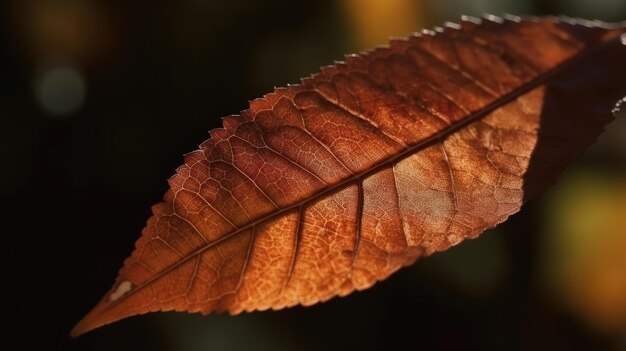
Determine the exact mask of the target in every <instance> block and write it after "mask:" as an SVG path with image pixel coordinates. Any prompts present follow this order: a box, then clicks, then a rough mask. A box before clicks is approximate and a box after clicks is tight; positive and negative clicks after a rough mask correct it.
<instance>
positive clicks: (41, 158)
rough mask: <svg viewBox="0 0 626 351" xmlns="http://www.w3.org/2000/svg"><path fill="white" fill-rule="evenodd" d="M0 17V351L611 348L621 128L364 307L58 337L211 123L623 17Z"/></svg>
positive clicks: (49, 4) (5, 12)
mask: <svg viewBox="0 0 626 351" xmlns="http://www.w3.org/2000/svg"><path fill="white" fill-rule="evenodd" d="M296 3H297V6H296ZM0 6H1V7H0V9H1V19H2V22H1V23H0V24H1V26H0V37H1V40H2V41H1V43H2V45H1V46H0V50H1V55H0V60H1V61H0V77H1V78H0V162H1V163H2V170H1V171H0V194H2V201H3V205H4V206H5V207H8V208H9V211H8V213H7V212H6V211H5V212H4V213H3V215H2V218H3V220H2V222H3V223H2V226H1V228H2V229H1V232H0V233H1V235H2V239H3V246H5V247H7V249H6V250H5V251H4V252H5V256H6V257H8V259H7V261H8V262H7V264H6V266H7V267H8V270H9V274H8V276H5V279H3V283H2V290H3V291H4V293H5V294H6V293H8V297H5V298H4V300H3V301H4V303H3V304H4V306H5V307H4V308H3V313H2V315H3V316H4V318H5V322H6V323H9V324H10V325H11V327H10V328H9V330H8V338H5V339H4V340H3V344H5V343H6V344H5V345H19V347H17V348H18V349H30V346H35V345H40V346H45V350H51V349H60V350H154V351H157V350H183V351H185V350H209V349H210V350H250V349H253V350H279V349H296V350H318V349H324V350H333V349H337V350H339V349H341V350H344V349H346V348H350V349H363V350H365V349H399V348H404V347H403V345H410V346H413V347H414V348H416V349H418V348H419V349H441V350H465V349H476V350H491V349H493V350H502V349H508V350H523V349H535V350H540V349H550V350H562V349H567V350H626V254H625V253H626V216H624V214H626V167H625V164H626V162H625V161H626V123H624V118H621V120H620V119H618V121H616V122H615V123H614V124H612V125H610V126H609V128H608V129H609V130H608V132H607V133H606V134H604V135H603V136H602V137H601V139H600V141H599V142H598V143H597V144H596V145H594V146H593V147H592V149H590V150H589V152H587V153H586V154H585V155H584V156H583V157H582V158H581V159H580V160H578V161H577V162H576V163H575V164H574V165H573V166H572V167H571V168H569V169H568V170H567V171H566V172H565V173H564V174H563V175H562V176H561V178H560V181H559V184H558V186H555V187H553V188H551V189H549V190H548V191H546V192H545V193H544V194H543V195H542V196H541V197H540V198H538V199H536V200H534V201H531V202H530V203H529V204H528V205H527V206H526V207H525V208H524V210H523V211H522V212H521V213H519V214H517V215H515V216H514V217H513V218H511V219H510V220H509V221H508V222H507V223H505V224H503V225H501V226H500V227H498V228H497V229H495V230H492V231H490V232H488V233H486V234H484V235H483V236H481V238H479V239H477V240H472V241H468V242H466V243H463V244H462V245H460V246H458V247H455V248H453V249H451V250H449V251H448V252H445V253H442V254H437V255H435V256H433V257H431V258H427V259H423V260H421V261H418V262H417V263H416V264H415V265H413V266H412V267H409V268H406V269H404V270H402V271H400V272H398V273H397V274H395V275H394V276H392V277H391V278H389V279H388V280H387V281H385V282H383V283H380V284H378V285H377V286H375V287H374V288H372V289H370V290H367V291H364V292H359V293H355V294H353V295H350V296H349V297H347V298H341V299H334V300H332V301H329V302H327V303H324V304H320V305H316V306H315V307H309V308H302V307H297V308H293V309H289V310H284V311H280V312H265V313H254V314H247V315H240V316H237V317H230V316H228V315H224V314H222V315H210V316H207V317H202V316H199V315H187V314H176V313H160V314H150V315H146V316H141V317H135V318H131V319H127V320H124V321H121V322H119V323H116V324H113V325H111V326H108V327H105V328H102V329H98V330H96V331H94V332H91V333H89V334H87V335H84V336H83V337H80V338H79V339H77V340H72V339H70V338H69V331H70V329H71V327H72V326H73V325H74V324H75V323H76V322H77V321H78V320H79V319H80V318H81V317H82V316H83V315H84V314H85V313H86V312H87V311H88V310H89V309H90V308H91V307H92V306H93V305H94V304H95V303H96V302H97V301H98V300H99V299H100V297H101V296H102V295H103V294H104V293H105V292H106V291H107V290H108V289H109V287H110V286H111V284H112V282H113V281H114V278H115V276H116V274H117V270H118V269H119V268H120V266H121V263H122V261H123V259H124V258H125V257H126V256H128V255H129V254H130V252H131V250H132V248H133V243H134V242H135V240H136V239H137V238H138V237H139V233H140V230H141V228H142V227H143V225H144V223H145V221H146V219H147V218H148V217H149V215H150V206H151V205H152V204H153V203H156V202H158V201H159V200H160V199H161V196H162V194H163V193H164V192H165V190H166V188H167V183H166V181H165V180H166V179H167V178H168V177H169V176H171V175H172V174H173V172H174V170H175V168H176V167H177V166H178V165H180V164H181V163H182V154H184V153H186V152H189V151H191V150H193V149H195V148H196V147H197V145H198V144H199V143H200V142H202V141H203V140H204V139H206V138H207V137H208V134H207V131H208V130H210V129H212V128H215V127H217V126H219V123H220V117H221V116H225V115H228V114H232V113H236V112H237V111H240V110H242V109H245V108H246V106H247V101H248V100H250V99H253V98H255V97H258V96H260V95H262V94H263V93H266V92H269V91H270V90H271V89H272V87H273V86H284V85H286V84H287V83H295V82H298V78H299V77H301V76H305V75H307V74H310V73H313V72H315V71H317V69H318V67H319V66H322V65H326V64H329V63H332V61H333V60H334V59H341V57H342V55H343V54H345V53H349V52H354V51H360V50H363V49H366V48H368V47H370V46H373V45H376V44H382V43H384V42H386V40H387V37H389V36H390V35H406V34H408V33H409V32H411V31H416V30H420V29H422V28H425V27H431V26H433V25H437V24H440V23H442V22H443V21H446V20H449V21H456V20H458V19H459V17H460V15H462V14H470V15H480V14H482V13H483V12H490V13H496V14H500V13H503V12H510V13H516V14H567V15H571V16H581V17H586V18H594V19H595V18H597V19H603V20H607V21H616V20H624V19H626V2H625V1H623V0H574V1H572V0H561V1H553V2H548V1H540V0H535V1H521V0H507V1H501V0H474V1H466V0H445V1H442V0H438V1H435V0H431V1H418V2H414V1H406V0H393V1H374V0H367V1H359V0H342V1H311V2H294V1H287V0H272V1H269V0H266V1H239V0H231V1H228V2H217V1H215V2H214V1H201V0H181V1H176V2H175V1H134V2H132V3H131V2H115V1H87V0H84V1H80V0H67V1H36V0H15V1H4V2H2V3H1V5H0ZM616 84H626V82H616ZM622 115H623V114H622ZM623 117H626V116H623ZM5 296H6V295H5ZM7 310H8V315H7V314H6V311H7ZM2 348H3V349H12V348H10V347H9V348H6V347H2Z"/></svg>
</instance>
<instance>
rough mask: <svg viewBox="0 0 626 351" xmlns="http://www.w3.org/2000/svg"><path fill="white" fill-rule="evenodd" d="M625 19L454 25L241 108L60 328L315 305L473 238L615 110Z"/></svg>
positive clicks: (625, 86)
mask: <svg viewBox="0 0 626 351" xmlns="http://www.w3.org/2000/svg"><path fill="white" fill-rule="evenodd" d="M625 27H626V25H625V24H624V23H621V24H620V25H619V26H618V25H612V26H610V25H608V24H604V23H600V22H590V21H585V20H571V19H562V20H557V19H554V18H543V19H531V20H523V21H522V20H520V19H519V18H517V17H513V16H509V17H508V18H506V19H500V18H496V17H493V16H489V17H488V18H487V20H486V21H483V22H482V23H481V21H479V20H477V19H473V18H465V19H464V21H463V22H462V24H461V25H456V24H448V25H447V27H446V28H445V29H442V28H437V29H436V30H435V31H424V32H423V33H421V34H416V35H413V36H411V37H409V38H406V39H396V40H392V41H391V43H390V45H389V47H385V48H377V49H374V50H372V51H369V52H366V53H362V54H360V55H350V56H346V58H345V62H338V63H336V64H335V65H332V66H327V67H324V68H322V71H321V73H319V74H316V75H313V76H311V77H308V78H305V79H303V80H302V83H301V84H299V85H293V86H288V87H287V88H279V89H276V90H275V91H274V92H273V93H271V94H268V95H266V96H264V97H263V98H261V99H257V100H254V101H252V102H251V103H250V109H248V110H246V111H244V112H242V114H241V115H240V116H229V117H226V118H224V119H223V125H224V128H222V129H216V130H213V131H211V138H210V139H209V140H207V141H205V142H204V143H203V144H202V145H201V146H200V149H199V150H196V151H194V152H191V153H190V154H188V155H186V156H185V163H184V164H183V165H182V166H181V167H180V168H178V170H177V173H176V175H174V176H173V177H172V178H171V179H170V180H169V183H170V186H171V189H170V190H169V191H168V192H167V193H166V194H165V198H164V202H162V203H159V204H157V205H155V206H154V207H153V213H154V215H153V216H152V218H150V219H149V220H148V223H147V226H146V227H145V228H144V230H143V235H142V237H141V238H140V239H139V240H138V241H137V243H136V248H135V251H134V252H133V253H132V255H131V256H130V257H129V258H128V259H127V260H126V261H125V262H124V267H123V268H122V269H121V270H120V272H119V276H118V278H117V280H116V282H115V284H114V285H113V287H112V289H111V290H110V291H109V292H108V293H107V294H106V295H105V296H104V298H103V299H102V301H100V303H99V304H98V305H97V306H96V307H95V308H94V309H93V310H92V311H91V312H90V313H89V314H88V315H87V316H86V317H85V318H84V319H83V320H82V321H81V322H80V323H78V325H77V326H76V327H75V328H74V330H73V331H72V335H74V336H77V335H80V334H82V333H85V332H87V331H89V330H91V329H94V328H97V327H99V326H102V325H105V324H108V323H111V322H114V321H117V320H119V319H122V318H125V317H129V316H133V315H137V314H143V313H147V312H153V311H170V310H175V311H189V312H201V313H205V314H206V313H210V312H212V311H223V310H227V311H229V312H230V313H232V314H237V313H240V312H242V311H253V310H266V309H270V308H271V309H281V308H283V307H289V306H294V305H298V304H301V305H312V304H315V303H317V302H320V301H325V300H328V299H330V298H332V297H334V296H337V295H339V296H345V295H347V294H349V293H351V292H352V291H353V290H355V289H357V290H362V289H366V288H368V287H370V286H371V285H373V284H374V283H375V282H377V281H379V280H383V279H385V278H386V277H388V276H389V275H390V274H391V273H393V272H394V271H396V270H397V269H399V268H400V267H402V266H406V265H409V264H411V263H413V262H414V261H415V260H416V259H417V258H418V257H422V256H427V255H430V254H432V253H433V252H436V251H443V250H445V249H447V248H449V247H450V246H453V245H456V244H458V243H459V242H461V241H462V240H463V239H465V238H475V237H477V236H478V235H479V234H480V233H481V232H482V231H484V230H485V229H487V228H490V227H493V226H495V225H496V224H498V223H501V222H502V221H504V220H506V219H507V217H509V216H510V215H511V214H513V213H515V212H517V211H518V210H519V209H520V207H521V205H522V203H523V202H524V201H525V200H527V199H528V198H530V197H532V196H533V195H535V194H536V193H537V192H538V191H540V190H541V189H542V188H544V187H545V186H547V185H548V184H550V183H552V182H554V180H555V178H556V175H557V174H558V173H559V172H560V171H561V170H562V169H563V168H564V166H565V165H566V164H567V163H568V162H570V161H571V160H572V159H573V158H574V157H575V156H577V155H578V154H580V153H581V152H582V151H583V150H584V149H585V148H586V147H587V146H589V145H590V144H591V143H593V142H594V141H595V139H596V137H597V136H598V135H599V134H600V133H601V132H602V130H603V127H604V125H605V124H606V123H608V122H609V121H610V120H611V119H612V118H613V117H612V115H611V113H610V110H611V107H612V106H613V104H614V103H615V101H617V100H618V99H619V98H621V97H623V96H624V95H626V83H625V82H626V69H625V68H624V62H626V48H625V47H624V45H622V44H623V43H622V42H624V41H625V39H624V38H625V35H623V34H622V33H624V31H625V29H624V28H625ZM620 35H621V38H622V39H621V41H622V42H620Z"/></svg>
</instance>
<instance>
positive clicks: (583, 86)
mask: <svg viewBox="0 0 626 351" xmlns="http://www.w3.org/2000/svg"><path fill="white" fill-rule="evenodd" d="M572 30H574V29H572ZM592 37H593V35H590V38H589V39H590V40H592ZM624 97H626V45H624V44H622V43H621V41H620V38H619V36H618V37H617V38H615V39H613V40H611V42H609V43H608V44H606V45H604V46H602V47H600V48H598V49H597V50H595V51H593V52H590V54H589V55H587V56H586V57H584V58H582V59H580V60H577V61H576V62H571V63H570V64H568V66H567V67H566V68H565V69H564V70H562V71H560V72H558V73H557V74H556V75H554V76H553V77H552V78H551V79H550V81H549V82H548V83H547V85H546V88H545V93H544V101H543V107H542V110H541V120H540V125H539V137H538V141H537V145H536V146H535V149H534V151H533V154H532V156H531V159H530V164H529V166H528V170H527V171H526V174H525V176H524V201H527V200H529V199H531V198H533V197H535V196H536V195H537V194H538V193H539V191H541V190H542V189H544V188H545V187H546V186H547V185H550V184H553V183H554V182H555V181H556V178H557V176H558V175H559V174H560V173H561V172H562V170H563V169H564V168H565V167H566V166H567V165H568V164H569V163H571V162H572V161H573V160H574V159H575V158H576V157H578V156H580V154H582V153H583V152H584V151H585V150H586V149H587V148H589V146H590V145H591V144H593V143H594V142H596V140H597V138H598V136H599V135H600V134H601V133H602V132H603V131H604V127H605V126H606V125H607V124H608V123H609V122H610V121H612V120H613V118H614V116H613V113H612V112H611V111H612V110H613V108H614V107H615V105H616V104H617V103H618V102H619V101H620V100H621V99H622V98H624Z"/></svg>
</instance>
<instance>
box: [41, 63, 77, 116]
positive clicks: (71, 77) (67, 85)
mask: <svg viewBox="0 0 626 351" xmlns="http://www.w3.org/2000/svg"><path fill="white" fill-rule="evenodd" d="M35 95H36V98H37V101H39V103H40V104H41V106H42V107H43V109H44V110H45V111H46V112H47V113H48V114H49V115H50V116H58V117H64V116H70V115H72V114H73V113H74V112H76V111H77V110H78V109H80V107H81V106H82V105H83V102H84V100H85V95H86V86H85V81H84V79H83V77H82V75H81V74H80V72H78V71H77V70H76V69H74V68H71V67H55V68H52V69H47V70H45V71H43V72H42V74H41V75H40V76H39V77H38V78H37V79H36V80H35Z"/></svg>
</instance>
